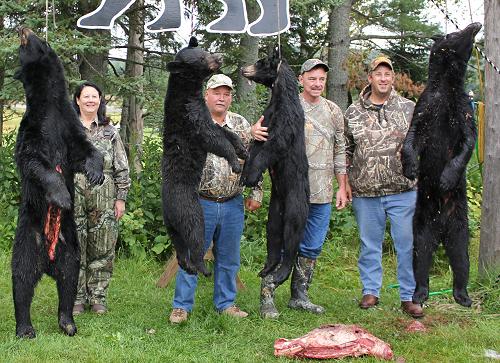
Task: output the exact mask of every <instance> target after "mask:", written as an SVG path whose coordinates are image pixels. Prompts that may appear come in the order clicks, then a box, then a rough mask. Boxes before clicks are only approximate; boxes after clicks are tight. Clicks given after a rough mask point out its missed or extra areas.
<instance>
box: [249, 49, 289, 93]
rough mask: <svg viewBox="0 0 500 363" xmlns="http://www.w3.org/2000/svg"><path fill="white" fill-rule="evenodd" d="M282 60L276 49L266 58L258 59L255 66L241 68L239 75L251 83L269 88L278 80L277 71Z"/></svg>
mask: <svg viewBox="0 0 500 363" xmlns="http://www.w3.org/2000/svg"><path fill="white" fill-rule="evenodd" d="M283 62H284V59H281V58H280V56H279V52H278V50H277V49H275V50H274V51H273V53H272V54H271V55H269V56H268V57H266V58H262V59H259V60H258V61H257V62H256V63H255V64H252V65H250V66H246V67H242V68H241V74H242V75H243V77H245V78H248V79H249V80H251V81H254V82H257V83H260V84H263V85H264V86H267V87H269V88H271V87H272V86H273V84H274V82H275V81H276V79H277V78H278V70H279V68H280V66H281V65H282V63H283Z"/></svg>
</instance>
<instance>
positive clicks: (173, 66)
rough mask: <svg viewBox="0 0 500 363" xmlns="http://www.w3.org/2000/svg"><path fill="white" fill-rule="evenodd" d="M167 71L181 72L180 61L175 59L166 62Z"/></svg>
mask: <svg viewBox="0 0 500 363" xmlns="http://www.w3.org/2000/svg"><path fill="white" fill-rule="evenodd" d="M167 71H169V72H170V73H181V71H182V63H180V62H177V61H172V62H169V63H167Z"/></svg>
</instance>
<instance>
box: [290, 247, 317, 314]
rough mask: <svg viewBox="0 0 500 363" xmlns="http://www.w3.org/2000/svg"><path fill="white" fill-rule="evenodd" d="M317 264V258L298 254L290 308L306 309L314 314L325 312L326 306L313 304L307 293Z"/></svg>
mask: <svg viewBox="0 0 500 363" xmlns="http://www.w3.org/2000/svg"><path fill="white" fill-rule="evenodd" d="M315 266H316V260H312V259H310V258H307V257H302V256H297V260H296V261H295V265H294V268H293V272H292V283H291V284H290V288H291V295H292V296H291V298H290V301H289V302H288V307H289V308H291V309H301V310H306V311H309V312H311V313H314V314H323V313H324V312H325V308H324V307H322V306H320V305H316V304H313V303H312V302H311V301H310V300H309V296H308V295H307V290H309V286H310V285H311V281H312V276H313V272H314V267H315Z"/></svg>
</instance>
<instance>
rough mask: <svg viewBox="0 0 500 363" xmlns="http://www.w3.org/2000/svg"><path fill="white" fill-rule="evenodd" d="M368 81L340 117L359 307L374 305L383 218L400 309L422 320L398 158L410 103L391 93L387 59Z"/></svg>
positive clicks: (405, 183) (405, 184)
mask: <svg viewBox="0 0 500 363" xmlns="http://www.w3.org/2000/svg"><path fill="white" fill-rule="evenodd" d="M368 82H369V85H368V86H366V88H365V89H364V90H363V91H362V92H361V94H360V97H359V101H358V102H355V103H353V104H352V105H351V106H349V108H348V109H347V111H346V113H345V134H346V140H347V161H348V165H349V167H348V175H349V179H348V180H349V184H350V187H349V186H348V194H349V195H351V193H352V206H353V209H354V213H355V215H356V221H357V223H358V227H359V234H360V239H361V248H360V253H359V259H358V268H359V272H360V277H361V282H362V285H363V290H362V295H363V296H362V299H361V301H360V302H359V306H360V308H362V309H369V308H371V307H373V306H375V305H377V304H378V301H379V294H380V289H381V287H382V243H383V241H384V235H385V227H386V219H387V217H388V218H389V221H390V224H391V236H392V239H393V241H394V247H395V249H396V254H397V260H398V266H397V276H398V282H399V294H400V300H401V308H402V310H403V311H404V312H405V313H407V314H409V315H411V316H412V317H414V318H420V317H422V316H423V315H424V313H423V311H422V307H421V306H420V305H418V304H414V303H413V302H412V296H413V291H414V289H415V279H414V277H413V228H412V219H413V214H414V211H415V201H416V191H415V181H411V180H409V179H407V178H405V177H404V176H403V170H402V166H401V156H400V152H401V147H402V144H403V141H404V139H405V136H406V133H407V132H408V128H409V126H410V122H411V118H412V115H413V109H414V107H415V103H414V102H412V101H410V100H407V99H406V98H404V97H401V96H400V95H398V94H397V93H396V91H395V90H394V88H393V85H394V68H393V66H392V62H391V60H390V59H389V58H387V57H386V56H383V55H382V56H379V57H377V58H375V59H374V60H373V61H372V62H371V63H370V66H369V73H368ZM351 189H352V192H351Z"/></svg>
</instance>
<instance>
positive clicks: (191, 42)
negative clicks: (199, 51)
mask: <svg viewBox="0 0 500 363" xmlns="http://www.w3.org/2000/svg"><path fill="white" fill-rule="evenodd" d="M197 46H198V39H196V38H195V37H191V39H189V44H188V47H191V48H195V47H197Z"/></svg>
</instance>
